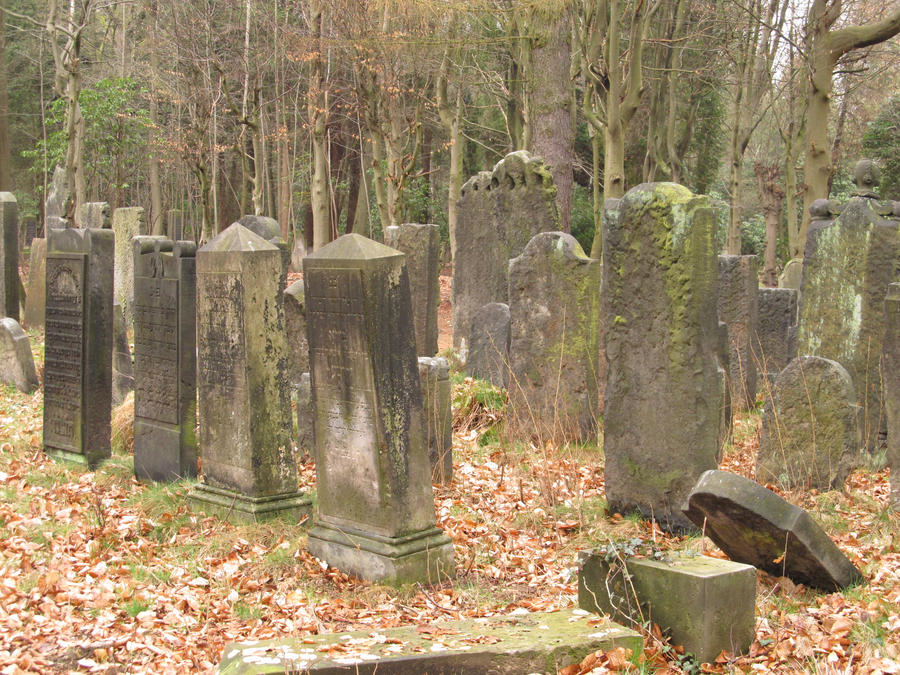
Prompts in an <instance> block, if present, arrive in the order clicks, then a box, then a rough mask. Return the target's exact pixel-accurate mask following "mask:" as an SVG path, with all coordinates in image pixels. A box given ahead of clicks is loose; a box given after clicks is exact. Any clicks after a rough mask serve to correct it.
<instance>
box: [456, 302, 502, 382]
mask: <svg viewBox="0 0 900 675" xmlns="http://www.w3.org/2000/svg"><path fill="white" fill-rule="evenodd" d="M509 330H510V317H509V305H507V304H505V303H502V302H489V303H488V304H486V305H484V306H483V307H480V308H479V309H478V310H476V311H475V312H474V313H473V314H472V329H471V332H470V333H469V336H470V339H471V342H470V346H469V354H468V357H467V359H466V373H467V374H469V375H471V376H472V377H477V378H479V379H482V380H487V381H488V382H490V383H491V384H493V385H494V386H495V387H502V388H504V389H505V388H506V385H507V378H508V376H509V337H510V336H509Z"/></svg>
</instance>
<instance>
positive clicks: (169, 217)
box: [166, 209, 193, 241]
mask: <svg viewBox="0 0 900 675" xmlns="http://www.w3.org/2000/svg"><path fill="white" fill-rule="evenodd" d="M166 236H167V237H168V238H169V239H171V240H172V241H182V240H186V239H188V240H189V239H193V236H191V233H190V232H188V231H186V228H185V226H184V211H182V210H180V209H169V210H168V211H166Z"/></svg>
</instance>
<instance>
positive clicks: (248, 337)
mask: <svg viewBox="0 0 900 675" xmlns="http://www.w3.org/2000/svg"><path fill="white" fill-rule="evenodd" d="M281 271H282V267H281V252H280V251H279V249H278V247H276V246H274V245H273V244H270V243H269V242H267V241H266V240H265V239H263V238H262V237H260V236H258V235H256V234H254V233H253V232H251V231H250V230H248V229H247V228H245V227H244V226H243V225H240V224H238V223H235V224H233V225H231V226H230V227H229V228H228V229H226V230H225V231H224V232H222V233H221V234H219V235H218V236H217V237H215V238H214V239H212V240H211V241H210V242H209V243H207V244H206V245H205V246H203V247H202V248H201V249H199V250H198V251H197V358H198V364H199V365H200V368H199V373H198V375H199V376H198V382H197V389H198V393H199V397H198V398H199V414H200V438H199V455H200V458H201V462H202V480H203V482H201V483H199V484H198V485H197V487H196V488H195V489H194V490H193V491H192V492H191V495H190V499H191V501H192V503H193V504H194V505H195V506H196V507H198V508H200V509H201V510H204V511H207V512H211V513H217V514H219V515H221V516H223V517H234V518H235V519H238V520H245V521H259V520H265V519H269V518H274V517H285V518H290V519H293V520H299V519H300V518H301V517H302V516H304V515H305V514H307V513H308V512H309V510H310V500H309V499H308V498H307V497H306V496H305V495H304V494H303V493H301V492H300V491H298V489H297V465H296V462H295V460H294V457H293V455H292V452H291V407H290V397H289V395H288V388H287V382H286V379H285V377H284V376H283V373H284V372H285V371H286V369H287V346H286V344H285V335H284V307H283V304H282V303H283V299H282V294H281V291H282V288H281V281H280V278H281Z"/></svg>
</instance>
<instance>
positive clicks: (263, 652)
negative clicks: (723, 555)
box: [218, 610, 643, 675]
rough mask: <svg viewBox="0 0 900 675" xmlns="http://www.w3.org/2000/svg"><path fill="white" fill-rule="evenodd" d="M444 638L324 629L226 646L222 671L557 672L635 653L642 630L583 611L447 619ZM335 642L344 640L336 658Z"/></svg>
mask: <svg viewBox="0 0 900 675" xmlns="http://www.w3.org/2000/svg"><path fill="white" fill-rule="evenodd" d="M434 627H435V628H436V629H438V630H440V631H441V634H440V635H439V636H438V637H431V636H427V635H423V634H422V633H421V632H420V631H418V630H417V627H416V626H406V627H402V628H390V629H387V630H380V631H375V632H373V631H371V630H367V631H360V632H356V633H325V634H320V635H313V636H310V637H305V638H303V639H302V640H301V639H296V638H295V639H288V640H267V641H265V642H237V643H233V644H230V645H226V646H225V649H224V651H223V652H222V654H223V657H222V662H221V663H220V664H219V669H218V672H219V673H220V674H221V675H250V674H251V673H273V674H278V675H282V674H283V673H288V672H290V673H300V672H302V673H315V674H316V675H338V674H349V673H352V674H354V675H356V674H359V675H376V674H377V675H412V674H416V675H418V674H420V673H427V674H428V675H485V674H486V673H489V674H490V675H523V673H548V674H550V673H556V672H558V671H559V670H560V669H562V668H565V667H566V666H569V665H572V664H577V663H580V662H581V660H582V659H584V657H586V656H587V655H588V654H590V653H592V652H596V651H607V650H610V649H614V648H616V647H622V648H624V649H628V650H631V651H632V653H634V654H635V655H637V654H640V652H641V650H642V649H643V642H642V638H641V636H640V634H639V633H637V632H635V631H633V630H630V629H628V628H625V627H624V626H620V625H618V624H616V623H613V622H612V621H606V622H602V621H601V622H598V621H597V617H596V616H593V615H591V614H589V613H588V612H584V611H582V610H574V611H572V610H568V611H567V610H563V611H560V612H537V613H534V614H526V615H521V616H493V617H490V618H485V619H469V620H464V621H446V622H440V623H436V624H434ZM331 645H342V646H343V648H342V649H340V656H339V657H334V658H332V657H329V656H328V655H329V654H330V653H331V651H332V650H331V649H329V648H328V647H329V646H331Z"/></svg>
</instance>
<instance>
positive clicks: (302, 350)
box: [284, 279, 309, 386]
mask: <svg viewBox="0 0 900 675" xmlns="http://www.w3.org/2000/svg"><path fill="white" fill-rule="evenodd" d="M284 328H285V331H287V346H288V368H289V371H288V373H289V379H290V383H291V385H293V386H296V385H297V383H298V382H299V381H300V376H301V375H302V374H303V373H308V372H309V341H308V340H307V338H306V300H305V298H304V286H303V280H302V279H300V280H299V281H295V282H294V283H292V284H291V285H290V286H288V287H287V288H286V289H285V290H284Z"/></svg>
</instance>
